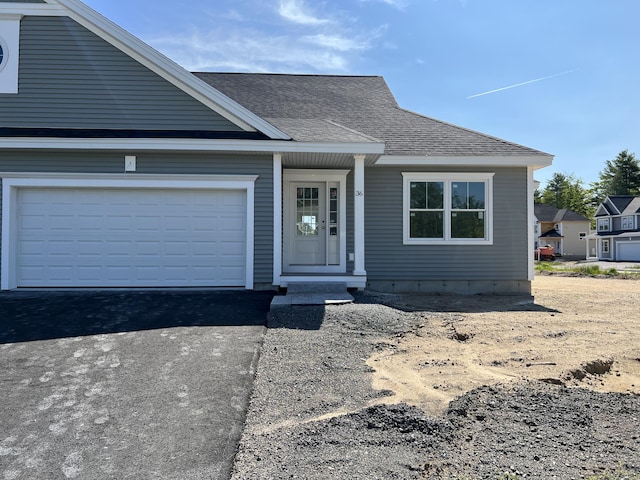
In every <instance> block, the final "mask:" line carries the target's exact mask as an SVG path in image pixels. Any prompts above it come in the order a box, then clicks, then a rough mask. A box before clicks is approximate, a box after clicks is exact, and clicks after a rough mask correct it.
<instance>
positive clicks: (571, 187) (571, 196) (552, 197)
mask: <svg viewBox="0 0 640 480" xmlns="http://www.w3.org/2000/svg"><path fill="white" fill-rule="evenodd" d="M591 198H592V195H591V193H590V191H589V189H587V188H586V187H585V186H584V183H583V181H582V179H580V178H577V177H576V176H575V175H574V174H565V173H554V174H553V176H552V177H551V178H550V179H549V181H548V182H547V184H546V186H545V187H544V189H543V190H542V192H541V194H540V200H539V203H545V204H547V205H553V206H554V207H556V208H568V209H570V210H573V211H574V212H576V213H579V214H581V215H584V216H585V217H588V218H591V215H592V213H593V204H592V202H591Z"/></svg>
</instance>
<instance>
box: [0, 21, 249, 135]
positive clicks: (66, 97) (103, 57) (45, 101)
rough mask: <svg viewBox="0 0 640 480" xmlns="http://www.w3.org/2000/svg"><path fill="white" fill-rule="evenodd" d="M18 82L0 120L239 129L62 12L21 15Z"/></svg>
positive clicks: (2, 99)
mask: <svg viewBox="0 0 640 480" xmlns="http://www.w3.org/2000/svg"><path fill="white" fill-rule="evenodd" d="M18 88H19V93H18V94H17V95H16V94H11V95H9V94H1V95H0V125H1V126H5V127H41V128H118V129H177V130H216V131H238V130H240V128H238V127H237V126H236V125H234V124H232V123H231V122H229V121H228V120H227V119H225V118H224V117H222V116H220V115H219V114H217V113H216V112H214V111H212V110H211V109H209V108H207V107H205V106H204V105H202V104H201V103H200V102H198V101H196V100H195V99H193V98H192V97H190V96H189V95H187V94H186V93H184V92H182V91H181V90H179V89H178V88H177V87H175V86H173V85H172V84H170V83H169V82H168V81H166V80H164V79H163V78H161V77H160V76H158V75H156V74H155V73H153V72H152V71H150V70H149V69H147V68H146V67H144V66H143V65H141V64H140V63H138V62H137V61H135V60H133V59H132V58H130V57H129V56H127V55H125V54H124V53H122V52H121V51H120V50H118V49H116V48H115V47H114V46H112V45H111V44H109V43H107V42H106V41H104V40H102V39H101V38H100V37H98V36H97V35H95V34H93V33H92V32H90V31H89V30H87V29H86V28H84V27H82V26H81V25H79V24H77V23H76V22H75V21H73V20H71V19H70V18H67V17H36V16H26V17H24V18H23V19H22V21H21V28H20V68H19V87H18Z"/></svg>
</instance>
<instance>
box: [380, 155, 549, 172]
mask: <svg viewBox="0 0 640 480" xmlns="http://www.w3.org/2000/svg"><path fill="white" fill-rule="evenodd" d="M552 162H553V156H551V155H540V156H538V155H523V156H516V155H508V156H491V155H487V156H444V155H439V156H428V155H424V156H423V155H383V156H381V157H380V158H379V159H378V161H377V162H376V165H388V166H420V165H425V166H436V165H459V166H475V167H484V166H491V167H494V166H495V167H514V166H516V167H534V170H537V169H539V168H543V167H548V166H549V165H551V164H552Z"/></svg>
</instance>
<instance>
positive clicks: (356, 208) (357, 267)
mask: <svg viewBox="0 0 640 480" xmlns="http://www.w3.org/2000/svg"><path fill="white" fill-rule="evenodd" d="M364 157H365V156H364V155H354V156H353V158H354V160H355V162H354V166H355V168H354V171H353V195H354V198H353V244H354V250H355V252H354V253H355V264H354V266H353V274H354V275H366V274H367V272H366V270H365V269H364Z"/></svg>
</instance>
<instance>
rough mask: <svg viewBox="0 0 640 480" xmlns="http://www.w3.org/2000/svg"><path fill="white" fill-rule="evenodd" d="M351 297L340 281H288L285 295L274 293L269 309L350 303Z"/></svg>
mask: <svg viewBox="0 0 640 480" xmlns="http://www.w3.org/2000/svg"><path fill="white" fill-rule="evenodd" d="M353 300H354V299H353V297H352V296H351V294H350V293H349V292H347V284H346V283H342V282H318V283H309V282H304V283H303V282H289V285H288V286H287V294H286V295H276V296H275V297H273V300H272V301H271V310H273V309H274V308H286V307H291V306H294V305H340V304H344V303H352V302H353Z"/></svg>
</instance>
